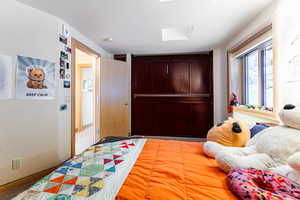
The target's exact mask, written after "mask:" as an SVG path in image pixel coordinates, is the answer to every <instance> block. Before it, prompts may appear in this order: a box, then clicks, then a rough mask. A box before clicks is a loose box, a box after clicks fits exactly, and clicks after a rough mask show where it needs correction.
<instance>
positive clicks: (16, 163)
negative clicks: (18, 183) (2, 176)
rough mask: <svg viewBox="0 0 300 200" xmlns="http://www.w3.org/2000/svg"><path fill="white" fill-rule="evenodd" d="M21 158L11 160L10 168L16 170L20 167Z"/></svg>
mask: <svg viewBox="0 0 300 200" xmlns="http://www.w3.org/2000/svg"><path fill="white" fill-rule="evenodd" d="M21 164H22V163H21V159H15V160H12V163H11V168H12V169H13V170H17V169H20V168H21Z"/></svg>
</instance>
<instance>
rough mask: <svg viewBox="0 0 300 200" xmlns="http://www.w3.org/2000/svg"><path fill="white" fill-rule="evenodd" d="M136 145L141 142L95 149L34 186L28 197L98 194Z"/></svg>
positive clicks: (65, 199)
mask: <svg viewBox="0 0 300 200" xmlns="http://www.w3.org/2000/svg"><path fill="white" fill-rule="evenodd" d="M136 142H138V140H128V141H118V142H113V143H106V144H100V145H95V146H92V147H90V148H88V149H87V150H86V151H84V152H83V153H81V154H79V155H77V156H75V157H74V158H73V159H72V160H69V161H67V162H65V163H64V164H63V165H62V166H61V167H59V168H58V169H57V170H55V171H54V172H52V173H51V174H49V175H48V176H46V177H44V178H43V179H41V180H40V181H39V182H37V183H36V184H34V185H33V186H32V187H31V188H30V189H29V190H28V191H27V192H26V194H25V196H26V195H27V196H29V197H31V196H32V197H33V198H29V199H31V200H37V199H41V198H42V199H44V200H72V199H85V198H89V197H91V196H92V195H96V194H97V193H98V192H99V191H101V190H102V189H103V187H106V185H105V182H106V179H107V178H108V177H110V176H113V175H114V174H115V172H116V171H117V170H118V168H119V166H120V164H121V163H123V162H124V155H126V154H127V153H129V152H130V151H131V150H132V149H133V147H134V146H136ZM97 198H98V197H97ZM99 198H101V197H99Z"/></svg>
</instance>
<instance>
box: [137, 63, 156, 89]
mask: <svg viewBox="0 0 300 200" xmlns="http://www.w3.org/2000/svg"><path fill="white" fill-rule="evenodd" d="M133 68H134V73H133V78H132V80H133V81H132V84H133V87H132V90H133V91H134V93H144V92H145V91H151V90H152V82H151V78H152V77H151V68H150V64H149V63H134V64H133ZM149 80H150V81H149Z"/></svg>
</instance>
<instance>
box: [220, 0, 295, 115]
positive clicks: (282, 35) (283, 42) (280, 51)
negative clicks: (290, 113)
mask: <svg viewBox="0 0 300 200" xmlns="http://www.w3.org/2000/svg"><path fill="white" fill-rule="evenodd" d="M299 8H300V1H299V0H274V1H273V4H272V6H271V7H269V8H267V9H266V10H265V11H264V12H262V13H261V14H260V15H258V16H257V17H256V18H255V19H254V20H253V21H252V22H251V23H250V24H249V25H248V26H246V27H245V28H244V29H243V30H241V31H240V33H239V34H237V35H236V36H235V37H234V38H232V39H231V40H230V41H229V42H228V43H227V44H226V45H225V49H230V48H231V47H233V45H235V44H237V43H238V42H240V41H243V40H245V39H247V38H248V37H249V36H251V35H253V34H254V33H256V32H258V31H259V30H261V29H262V28H263V27H265V26H267V25H268V24H270V23H272V24H273V29H272V35H273V51H274V54H275V59H274V65H275V66H276V70H277V72H276V74H277V79H278V80H277V84H278V85H277V86H278V90H277V93H278V99H277V100H278V108H279V109H280V108H282V107H283V105H285V104H288V103H291V104H295V105H298V106H300V93H299V90H300V39H299V40H298V42H296V43H295V44H294V45H291V43H292V42H293V41H294V40H295V38H296V37H297V36H298V37H300V24H299V19H300V12H299ZM294 57H295V58H296V60H294V62H292V63H290V61H291V60H292V58H294ZM243 117H244V119H246V118H245V116H243ZM248 120H252V119H251V117H248ZM261 120H262V119H261Z"/></svg>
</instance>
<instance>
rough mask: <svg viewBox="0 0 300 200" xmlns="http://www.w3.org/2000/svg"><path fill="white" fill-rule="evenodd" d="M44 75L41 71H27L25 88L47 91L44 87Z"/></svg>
mask: <svg viewBox="0 0 300 200" xmlns="http://www.w3.org/2000/svg"><path fill="white" fill-rule="evenodd" d="M45 78H46V74H45V72H44V70H43V69H28V79H29V80H28V82H27V84H26V85H27V87H28V88H32V89H47V86H46V85H44V81H45Z"/></svg>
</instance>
